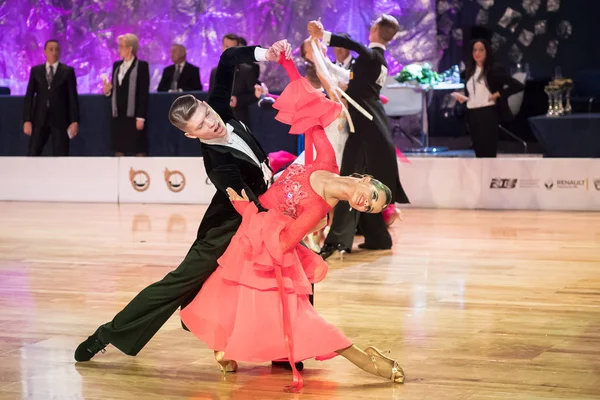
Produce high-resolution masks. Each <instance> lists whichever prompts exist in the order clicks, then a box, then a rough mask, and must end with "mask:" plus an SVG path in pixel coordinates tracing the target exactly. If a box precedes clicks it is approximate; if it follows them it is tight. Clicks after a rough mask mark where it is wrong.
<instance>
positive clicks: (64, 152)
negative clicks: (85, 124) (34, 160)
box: [27, 123, 70, 157]
mask: <svg viewBox="0 0 600 400" xmlns="http://www.w3.org/2000/svg"><path fill="white" fill-rule="evenodd" d="M48 139H50V142H51V144H52V155H53V156H54V157H66V156H68V155H69V140H70V139H69V135H68V134H67V128H64V129H63V128H57V127H54V126H50V125H48V123H44V124H34V125H33V130H32V132H31V136H30V137H29V150H28V151H27V155H28V156H41V155H42V151H43V150H44V146H45V145H46V142H48Z"/></svg>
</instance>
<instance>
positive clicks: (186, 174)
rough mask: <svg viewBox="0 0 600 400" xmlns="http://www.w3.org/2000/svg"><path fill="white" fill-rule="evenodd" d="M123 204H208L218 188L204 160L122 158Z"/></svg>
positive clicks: (121, 190) (121, 189)
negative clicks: (208, 174) (211, 180)
mask: <svg viewBox="0 0 600 400" xmlns="http://www.w3.org/2000/svg"><path fill="white" fill-rule="evenodd" d="M118 179H119V202H121V203H189V204H208V203H210V200H211V199H212V197H213V196H214V194H215V187H214V186H213V184H212V183H211V182H210V181H209V180H208V177H207V175H206V171H205V169H204V162H203V161H202V158H184V157H155V158H150V157H148V158H146V157H122V158H121V159H120V160H119V177H118Z"/></svg>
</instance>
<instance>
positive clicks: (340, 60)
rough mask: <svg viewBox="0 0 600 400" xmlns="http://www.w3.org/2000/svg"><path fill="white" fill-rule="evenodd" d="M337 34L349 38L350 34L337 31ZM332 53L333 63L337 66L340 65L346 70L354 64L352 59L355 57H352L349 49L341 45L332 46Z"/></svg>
mask: <svg viewBox="0 0 600 400" xmlns="http://www.w3.org/2000/svg"><path fill="white" fill-rule="evenodd" d="M338 35H339V36H344V37H346V38H348V39H350V35H349V34H347V33H346V32H340V33H338ZM333 54H334V55H335V64H336V65H337V66H338V67H342V68H344V69H347V70H351V69H352V67H353V66H354V61H355V60H356V59H355V58H354V57H352V54H350V50H348V49H345V48H343V47H334V48H333Z"/></svg>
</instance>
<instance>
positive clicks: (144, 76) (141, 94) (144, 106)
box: [135, 60, 150, 120]
mask: <svg viewBox="0 0 600 400" xmlns="http://www.w3.org/2000/svg"><path fill="white" fill-rule="evenodd" d="M138 63H139V66H138V82H137V86H136V92H137V93H136V98H135V117H136V119H138V120H145V119H146V115H147V114H148V99H149V97H150V70H149V67H148V63H147V62H145V61H144V62H140V61H139V60H138Z"/></svg>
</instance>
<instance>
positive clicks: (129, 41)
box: [117, 33, 140, 56]
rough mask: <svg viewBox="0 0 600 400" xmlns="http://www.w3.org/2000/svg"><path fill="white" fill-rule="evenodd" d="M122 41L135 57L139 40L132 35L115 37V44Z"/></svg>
mask: <svg viewBox="0 0 600 400" xmlns="http://www.w3.org/2000/svg"><path fill="white" fill-rule="evenodd" d="M121 40H122V41H124V42H125V44H126V45H127V46H129V47H131V52H132V53H133V55H134V56H135V55H137V51H138V48H139V47H140V40H139V39H138V37H137V36H136V35H134V34H133V33H126V34H124V35H119V36H118V37H117V42H120V41H121Z"/></svg>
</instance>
